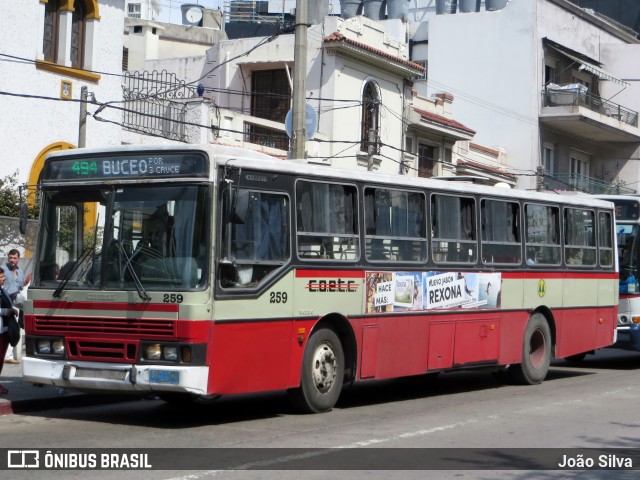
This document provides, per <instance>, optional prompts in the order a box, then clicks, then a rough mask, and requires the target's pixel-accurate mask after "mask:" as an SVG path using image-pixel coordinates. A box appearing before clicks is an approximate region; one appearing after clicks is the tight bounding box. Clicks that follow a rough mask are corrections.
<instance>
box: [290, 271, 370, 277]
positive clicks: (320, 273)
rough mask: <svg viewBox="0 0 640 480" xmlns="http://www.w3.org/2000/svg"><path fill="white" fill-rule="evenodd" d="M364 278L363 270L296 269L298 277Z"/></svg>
mask: <svg viewBox="0 0 640 480" xmlns="http://www.w3.org/2000/svg"><path fill="white" fill-rule="evenodd" d="M317 277H325V278H326V277H336V278H338V277H340V278H364V271H363V270H296V278H317Z"/></svg>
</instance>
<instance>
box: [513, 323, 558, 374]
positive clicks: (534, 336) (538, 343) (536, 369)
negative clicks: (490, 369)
mask: <svg viewBox="0 0 640 480" xmlns="http://www.w3.org/2000/svg"><path fill="white" fill-rule="evenodd" d="M550 363H551V330H550V329H549V323H548V322H547V319H546V318H545V316H544V315H542V314H541V313H534V314H533V315H531V317H530V318H529V321H528V322H527V328H526V329H525V331H524V338H523V345H522V363H521V364H520V365H513V366H511V367H510V368H509V373H510V376H511V378H512V379H513V380H514V381H515V382H516V383H519V384H521V385H536V384H538V383H541V382H542V381H543V380H544V378H545V377H546V376H547V372H548V371H549V364H550Z"/></svg>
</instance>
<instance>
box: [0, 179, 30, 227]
mask: <svg viewBox="0 0 640 480" xmlns="http://www.w3.org/2000/svg"><path fill="white" fill-rule="evenodd" d="M22 201H23V202H24V201H26V192H23V198H22ZM0 216H4V217H19V216H20V186H19V184H18V171H17V170H16V171H15V172H13V173H12V174H11V175H7V176H6V177H4V178H1V179H0ZM28 217H29V218H37V217H38V208H37V206H35V207H31V206H30V207H29V211H28Z"/></svg>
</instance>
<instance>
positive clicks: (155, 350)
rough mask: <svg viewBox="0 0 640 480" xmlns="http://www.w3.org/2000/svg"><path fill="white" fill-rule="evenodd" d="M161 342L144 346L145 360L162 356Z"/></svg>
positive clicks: (157, 358) (158, 358)
mask: <svg viewBox="0 0 640 480" xmlns="http://www.w3.org/2000/svg"><path fill="white" fill-rule="evenodd" d="M161 352H162V350H161V349H160V344H159V343H152V344H150V345H145V347H144V358H145V360H160V358H161Z"/></svg>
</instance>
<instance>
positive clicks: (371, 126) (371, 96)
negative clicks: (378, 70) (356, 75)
mask: <svg viewBox="0 0 640 480" xmlns="http://www.w3.org/2000/svg"><path fill="white" fill-rule="evenodd" d="M379 125H380V94H379V93H378V87H377V85H376V84H375V82H367V83H366V85H365V86H364V91H363V92H362V129H361V136H360V143H361V145H360V149H361V150H362V151H363V152H367V153H373V154H378V153H380V131H379ZM370 148H371V149H372V151H371V150H370Z"/></svg>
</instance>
